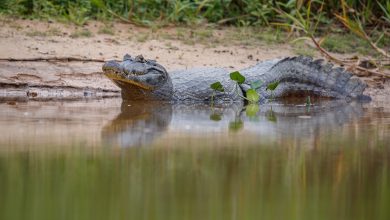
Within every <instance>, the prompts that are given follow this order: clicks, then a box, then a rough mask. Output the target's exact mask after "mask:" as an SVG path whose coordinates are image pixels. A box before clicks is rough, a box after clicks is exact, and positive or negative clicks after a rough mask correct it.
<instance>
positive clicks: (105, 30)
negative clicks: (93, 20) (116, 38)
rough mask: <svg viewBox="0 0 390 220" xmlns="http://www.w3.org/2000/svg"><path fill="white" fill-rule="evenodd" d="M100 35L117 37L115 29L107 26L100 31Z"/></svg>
mask: <svg viewBox="0 0 390 220" xmlns="http://www.w3.org/2000/svg"><path fill="white" fill-rule="evenodd" d="M98 34H106V35H115V30H114V28H112V27H110V26H107V25H106V26H103V27H101V28H100V29H99V31H98Z"/></svg>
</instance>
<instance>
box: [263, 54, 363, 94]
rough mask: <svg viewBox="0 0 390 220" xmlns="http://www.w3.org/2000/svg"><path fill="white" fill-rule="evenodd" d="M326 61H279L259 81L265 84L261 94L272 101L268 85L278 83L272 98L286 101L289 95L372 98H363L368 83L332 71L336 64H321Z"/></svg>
mask: <svg viewBox="0 0 390 220" xmlns="http://www.w3.org/2000/svg"><path fill="white" fill-rule="evenodd" d="M322 63H323V60H322V59H320V60H314V61H313V59H312V58H310V57H304V56H298V57H291V58H290V57H288V58H285V59H282V60H280V61H279V62H277V63H276V64H275V65H273V66H272V67H271V68H270V69H269V70H268V71H266V72H265V73H264V74H262V75H261V76H260V77H259V78H260V79H261V80H262V81H263V82H264V84H263V86H261V87H260V88H259V89H258V92H259V93H260V94H261V95H262V96H263V97H265V98H270V97H271V92H270V91H267V90H266V87H267V85H268V84H269V83H272V82H279V86H278V87H277V88H276V90H275V91H274V94H273V96H274V97H276V98H278V97H285V96H289V95H315V96H319V97H329V98H342V99H363V100H370V97H368V96H365V95H363V91H364V89H365V88H366V87H367V85H366V83H364V82H363V81H362V80H360V79H359V78H357V77H353V76H352V74H351V73H350V72H348V71H345V70H344V68H341V67H337V68H333V64H331V63H327V64H322Z"/></svg>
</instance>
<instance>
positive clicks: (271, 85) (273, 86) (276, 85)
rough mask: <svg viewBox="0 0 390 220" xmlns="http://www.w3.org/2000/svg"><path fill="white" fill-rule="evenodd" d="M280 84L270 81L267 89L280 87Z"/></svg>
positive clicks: (272, 89)
mask: <svg viewBox="0 0 390 220" xmlns="http://www.w3.org/2000/svg"><path fill="white" fill-rule="evenodd" d="M278 85H279V82H273V83H270V84H268V86H267V89H266V90H271V91H274V90H275V89H276V87H278Z"/></svg>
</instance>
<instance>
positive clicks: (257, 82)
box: [251, 80, 263, 89]
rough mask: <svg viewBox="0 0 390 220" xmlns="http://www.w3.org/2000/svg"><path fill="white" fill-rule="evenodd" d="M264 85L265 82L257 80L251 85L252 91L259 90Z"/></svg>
mask: <svg viewBox="0 0 390 220" xmlns="http://www.w3.org/2000/svg"><path fill="white" fill-rule="evenodd" d="M262 84H263V81H261V80H257V81H254V82H252V83H251V88H252V89H258V88H260V86H261V85H262Z"/></svg>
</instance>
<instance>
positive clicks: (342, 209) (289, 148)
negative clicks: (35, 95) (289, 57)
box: [0, 99, 390, 219]
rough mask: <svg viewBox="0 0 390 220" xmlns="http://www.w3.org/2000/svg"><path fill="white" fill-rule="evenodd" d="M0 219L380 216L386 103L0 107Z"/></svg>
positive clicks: (387, 146)
mask: <svg viewBox="0 0 390 220" xmlns="http://www.w3.org/2000/svg"><path fill="white" fill-rule="evenodd" d="M0 134H1V136H0V195H1V196H0V219H262V218H264V219H390V209H389V208H388V207H390V111H389V109H388V108H381V107H376V108H373V107H370V105H368V104H360V103H350V104H345V103H341V102H323V103H317V104H316V105H315V106H311V107H310V108H308V107H306V106H304V105H293V104H290V105H282V104H278V103H274V104H272V105H266V106H260V107H259V108H258V107H257V106H249V107H246V108H243V106H230V107H225V108H222V107H215V108H211V107H210V106H207V105H168V104H162V103H149V104H142V103H122V102H121V100H120V99H106V100H100V101H78V102H28V103H13V102H9V103H1V104H0Z"/></svg>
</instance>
